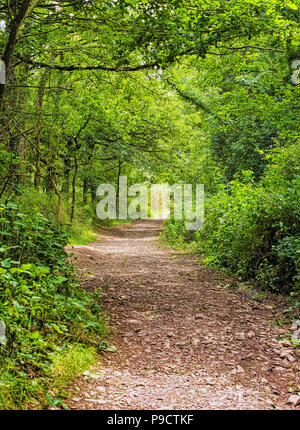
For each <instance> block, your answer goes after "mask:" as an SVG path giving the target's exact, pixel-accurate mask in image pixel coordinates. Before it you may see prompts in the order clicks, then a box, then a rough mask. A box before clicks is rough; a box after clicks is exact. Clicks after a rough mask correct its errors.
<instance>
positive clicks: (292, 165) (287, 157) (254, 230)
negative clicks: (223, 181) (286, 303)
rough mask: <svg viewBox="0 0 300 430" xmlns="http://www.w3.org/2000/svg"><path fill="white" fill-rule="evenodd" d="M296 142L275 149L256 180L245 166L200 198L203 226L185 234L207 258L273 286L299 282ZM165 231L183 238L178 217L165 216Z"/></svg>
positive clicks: (287, 286) (299, 194) (286, 286)
mask: <svg viewBox="0 0 300 430" xmlns="http://www.w3.org/2000/svg"><path fill="white" fill-rule="evenodd" d="M299 152H300V151H299V145H294V146H293V147H290V148H284V150H283V149H281V150H279V151H278V153H276V154H275V155H274V156H273V158H272V160H271V163H270V165H269V167H268V169H267V171H266V173H265V175H264V177H263V178H262V180H261V182H260V183H259V184H256V183H255V182H254V180H253V175H252V173H251V172H244V174H243V177H239V178H237V179H235V180H233V181H231V182H230V183H229V184H227V185H224V186H222V187H220V188H219V191H218V192H217V193H216V194H215V195H213V196H210V197H208V198H206V202H205V223H204V227H203V229H202V230H200V231H199V232H197V233H196V234H195V236H194V237H193V236H191V237H190V240H189V241H190V242H191V243H192V245H193V249H194V250H195V251H196V252H197V253H198V254H200V255H205V256H206V260H207V261H208V262H211V263H213V264H214V265H216V266H218V267H223V268H226V269H228V270H229V271H230V272H232V273H235V274H237V275H238V276H239V277H240V278H241V279H244V280H249V279H254V280H255V281H256V282H257V283H258V284H259V285H261V286H262V287H264V288H268V289H271V290H273V291H283V292H290V291H292V290H294V289H297V288H298V287H299V282H300V278H299V253H300V249H299V245H300V234H299V231H300V228H299V227H300V210H299V207H300V206H299V197H300V181H299V175H298V172H299V165H300V154H299ZM165 236H166V238H167V239H168V240H170V241H171V242H173V243H174V242H175V241H176V242H177V243H185V242H188V236H187V232H186V231H185V230H184V222H183V221H174V220H172V219H170V220H169V221H168V222H167V226H166V230H165Z"/></svg>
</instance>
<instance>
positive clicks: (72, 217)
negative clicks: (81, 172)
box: [70, 156, 78, 224]
mask: <svg viewBox="0 0 300 430" xmlns="http://www.w3.org/2000/svg"><path fill="white" fill-rule="evenodd" d="M77 172H78V162H77V157H76V156H75V157H74V175H73V180H72V206H71V215H70V224H73V220H74V215H75V204H76V179H77Z"/></svg>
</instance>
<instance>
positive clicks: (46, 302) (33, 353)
mask: <svg viewBox="0 0 300 430" xmlns="http://www.w3.org/2000/svg"><path fill="white" fill-rule="evenodd" d="M0 216H1V218H0V226H1V231H0V240H1V242H0V243H1V248H0V252H1V259H0V320H2V321H4V322H5V325H6V343H5V345H1V346H0V352H1V369H2V373H1V375H2V376H1V385H2V390H1V392H2V394H1V396H0V402H1V403H0V407H1V408H15V407H20V406H21V405H22V404H23V402H24V401H25V400H30V398H31V397H32V396H34V397H36V398H37V399H38V398H40V395H41V392H45V391H46V389H47V386H48V385H49V383H50V382H49V381H50V379H49V378H50V377H51V371H50V370H49V369H50V367H51V366H52V363H53V357H54V358H55V357H57V354H61V353H62V351H64V350H65V348H66V347H67V345H69V344H72V343H78V342H79V343H83V344H87V345H90V346H92V345H94V346H95V347H97V345H99V343H100V342H101V341H102V338H103V336H104V335H105V334H106V325H105V321H104V319H103V316H102V314H101V309H100V307H99V305H98V304H97V301H96V299H95V298H93V297H92V296H91V295H89V294H87V293H86V292H85V291H84V290H83V289H82V288H81V287H80V285H79V284H78V281H77V279H76V274H75V271H74V267H72V266H71V265H70V264H69V263H68V261H67V254H66V252H65V250H64V246H65V245H66V243H67V240H68V237H67V235H66V234H65V233H63V232H61V231H60V229H59V228H58V227H57V226H55V225H53V224H51V223H50V222H49V221H48V220H47V219H45V218H44V217H42V216H41V215H38V214H37V215H35V216H29V215H25V214H23V213H20V212H19V210H18V207H17V206H16V205H14V204H7V205H6V206H3V205H2V206H1V207H0ZM78 348H79V347H78ZM78 351H79V350H78ZM55 360H58V358H55ZM56 363H58V362H57V361H56ZM60 367H61V365H60ZM61 371H63V370H61Z"/></svg>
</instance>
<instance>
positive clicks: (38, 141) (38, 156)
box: [34, 72, 48, 191]
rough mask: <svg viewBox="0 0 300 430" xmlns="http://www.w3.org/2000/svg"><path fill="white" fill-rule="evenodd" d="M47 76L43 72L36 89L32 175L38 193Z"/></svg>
mask: <svg viewBox="0 0 300 430" xmlns="http://www.w3.org/2000/svg"><path fill="white" fill-rule="evenodd" d="M47 75H48V73H47V72H45V73H43V75H42V77H41V80H40V85H39V89H38V97H37V108H38V121H37V124H36V142H35V144H36V147H35V175H34V187H35V189H36V191H39V189H40V180H41V115H42V107H43V102H44V94H45V85H46V80H47Z"/></svg>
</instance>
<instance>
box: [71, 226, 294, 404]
mask: <svg viewBox="0 0 300 430" xmlns="http://www.w3.org/2000/svg"><path fill="white" fill-rule="evenodd" d="M161 230H162V222H161V221H156V220H147V221H136V222H134V223H133V224H131V225H128V224H126V225H122V226H118V227H113V228H110V229H105V230H104V231H103V233H101V235H100V237H99V241H97V242H95V243H91V244H89V246H70V247H68V248H69V251H70V252H73V253H74V254H75V257H76V258H77V260H76V264H77V266H78V268H79V270H80V272H81V275H82V285H83V286H84V288H86V289H87V290H95V289H99V288H101V290H102V300H101V303H102V307H103V309H104V310H105V311H107V312H108V314H109V315H110V325H111V327H112V329H113V331H114V336H113V339H112V343H113V345H115V346H116V348H117V349H116V352H106V353H104V354H103V355H101V356H100V357H99V364H98V365H97V366H95V368H93V369H91V370H90V375H88V376H82V377H80V378H78V379H77V381H76V383H75V384H74V386H73V387H72V388H71V389H70V390H69V391H70V392H71V394H72V397H71V399H70V400H69V401H68V402H67V404H68V406H69V408H70V409H106V410H108V409H112V410H114V409H274V408H275V409H294V408H295V407H294V406H293V405H291V404H289V403H288V399H289V397H290V395H291V392H289V387H291V386H292V387H295V386H297V385H299V384H300V380H299V351H298V350H296V349H292V348H288V347H284V346H282V345H281V344H280V343H279V342H278V341H277V340H276V338H277V337H278V336H284V335H287V334H289V326H288V325H286V326H279V325H278V324H277V323H276V320H281V319H282V318H283V316H282V312H281V311H282V309H283V306H284V304H283V301H282V299H281V298H280V297H276V296H272V295H270V297H268V298H263V299H261V298H256V299H254V298H253V296H255V292H253V291H251V292H249V291H247V292H245V291H244V290H243V289H242V288H241V287H239V284H238V283H237V281H235V280H233V279H232V278H229V277H227V276H225V275H224V274H223V273H221V272H217V271H212V270H210V269H208V268H207V267H205V266H204V265H203V264H199V259H198V258H197V257H195V256H193V255H188V254H186V253H183V252H181V251H178V250H174V249H171V248H169V247H167V246H164V245H163V244H162V242H159V241H158V240H157V238H158V235H159V232H160V231H161ZM90 274H93V275H94V276H93V277H91V276H90ZM256 294H257V292H256ZM280 310H281V311H280ZM298 349H299V348H298ZM296 408H300V406H297V407H296Z"/></svg>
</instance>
